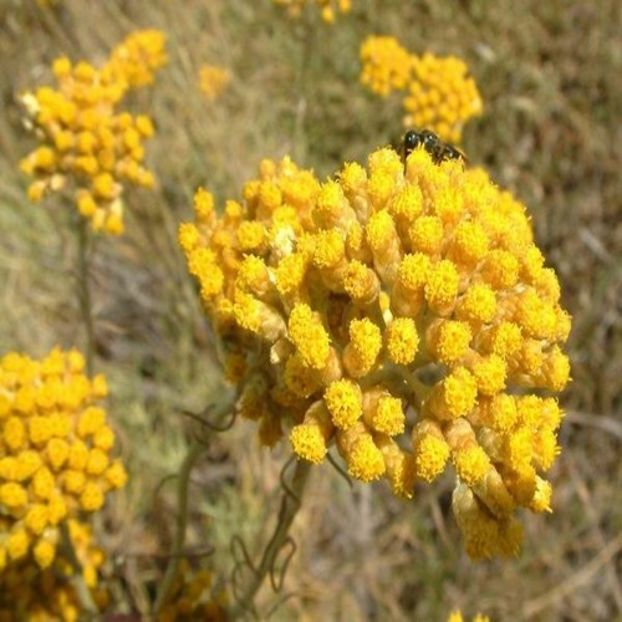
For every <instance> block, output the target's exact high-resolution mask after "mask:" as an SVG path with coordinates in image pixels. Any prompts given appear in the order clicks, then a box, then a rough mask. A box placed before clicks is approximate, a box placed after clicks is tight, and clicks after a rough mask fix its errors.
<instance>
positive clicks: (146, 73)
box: [21, 30, 166, 234]
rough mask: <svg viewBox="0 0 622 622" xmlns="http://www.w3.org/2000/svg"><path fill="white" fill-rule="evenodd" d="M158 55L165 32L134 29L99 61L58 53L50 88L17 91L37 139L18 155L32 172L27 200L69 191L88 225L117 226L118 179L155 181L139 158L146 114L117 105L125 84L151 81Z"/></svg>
mask: <svg viewBox="0 0 622 622" xmlns="http://www.w3.org/2000/svg"><path fill="white" fill-rule="evenodd" d="M164 62H166V55H165V52H164V35H163V34H162V33H160V32H159V31H152V30H147V31H138V32H135V33H133V34H132V35H130V36H129V37H128V38H127V39H126V40H125V41H123V42H122V43H121V44H120V45H118V46H117V47H116V48H115V49H114V50H113V51H112V53H111V55H110V58H109V59H108V61H107V62H106V63H105V64H104V65H103V66H102V67H101V68H95V67H93V66H92V65H90V64H88V63H86V62H83V61H81V62H78V63H76V64H72V63H71V62H70V61H69V59H67V58H64V57H63V58H59V59H57V60H56V61H55V62H54V64H53V72H54V75H55V77H56V81H57V86H56V88H53V87H48V86H44V87H40V88H38V89H37V90H36V91H34V92H28V93H25V94H24V95H22V98H21V99H22V102H23V105H24V108H25V110H26V121H25V122H26V125H27V127H29V128H30V129H31V130H32V131H33V132H34V134H35V136H36V137H37V138H38V140H39V141H40V145H39V146H38V147H37V148H36V149H35V150H34V151H32V152H31V153H30V154H29V155H28V156H26V157H25V158H24V159H23V160H22V162H21V168H22V171H23V172H24V173H26V174H27V175H29V176H31V177H34V181H33V182H32V183H31V185H30V187H29V189H28V196H29V198H30V199H31V200H32V201H35V202H38V201H40V200H41V199H42V198H43V197H44V196H45V195H46V194H48V193H50V192H63V193H67V194H68V195H69V196H71V197H72V198H73V200H74V201H75V204H76V207H77V209H78V211H79V212H80V214H81V215H82V216H83V217H84V218H87V219H89V220H90V222H91V226H92V227H93V229H94V230H96V231H99V230H103V231H105V232H107V233H110V234H120V233H122V232H123V204H122V201H121V195H122V192H123V184H124V183H132V184H136V185H138V186H144V187H147V188H150V187H152V186H153V184H154V178H153V175H152V173H151V172H150V171H149V170H148V169H147V168H146V167H145V166H144V164H143V160H144V157H145V148H144V146H143V142H144V140H145V139H147V138H149V137H151V136H152V135H153V132H154V128H153V124H152V122H151V119H150V118H149V117H148V116H146V115H138V116H134V115H132V114H130V113H128V112H121V111H119V110H118V105H119V104H120V102H121V101H122V99H123V97H124V96H125V95H126V94H127V92H128V91H129V90H130V89H133V88H137V87H140V86H143V85H145V84H150V83H151V82H152V81H153V74H154V72H155V71H156V70H157V69H158V68H159V67H161V66H162V65H163V64H164Z"/></svg>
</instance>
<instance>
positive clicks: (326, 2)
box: [273, 0, 352, 24]
mask: <svg viewBox="0 0 622 622" xmlns="http://www.w3.org/2000/svg"><path fill="white" fill-rule="evenodd" d="M273 2H274V4H276V5H278V6H282V7H283V8H285V9H286V10H287V13H288V15H289V16H290V17H300V14H301V13H302V11H303V9H304V8H305V7H307V6H315V7H317V8H318V9H320V15H321V16H322V19H323V20H324V21H325V22H326V23H327V24H332V23H333V22H334V21H335V19H336V17H337V14H338V13H342V14H345V13H349V12H350V9H351V8H352V0H273Z"/></svg>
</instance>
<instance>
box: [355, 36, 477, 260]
mask: <svg viewBox="0 0 622 622" xmlns="http://www.w3.org/2000/svg"><path fill="white" fill-rule="evenodd" d="M360 58H361V65H362V69H361V76H360V80H361V83H362V84H364V85H365V86H366V87H367V88H369V89H370V90H371V91H372V92H373V93H376V94H377V95H380V96H381V97H387V96H388V95H390V94H391V93H393V92H394V91H407V96H406V97H405V98H404V100H403V106H404V110H405V112H406V114H405V116H404V125H405V126H406V127H415V128H419V129H428V130H432V131H433V132H434V133H436V134H438V136H439V137H440V138H441V139H442V140H445V141H448V142H451V143H459V142H460V140H461V137H462V128H463V127H464V124H465V123H466V122H467V121H468V120H469V119H470V118H472V117H475V116H479V115H481V113H482V110H483V104H482V99H481V96H480V94H479V91H478V89H477V85H476V84H475V80H474V79H473V78H472V77H470V76H469V71H468V67H467V65H466V63H465V62H464V61H463V60H462V59H460V58H457V57H455V56H447V57H440V56H435V55H434V54H430V53H425V54H423V55H421V56H419V55H416V54H411V53H410V52H409V51H408V50H407V49H405V48H404V47H403V46H402V45H401V44H400V42H399V41H398V40H397V39H395V38H394V37H385V36H370V37H367V39H365V41H364V42H363V43H362V44H361V48H360ZM439 199H440V197H439ZM465 224H466V223H465ZM468 247H469V250H470V251H471V252H474V251H476V248H475V246H474V245H473V244H469V245H468Z"/></svg>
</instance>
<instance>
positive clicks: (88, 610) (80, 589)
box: [60, 523, 99, 619]
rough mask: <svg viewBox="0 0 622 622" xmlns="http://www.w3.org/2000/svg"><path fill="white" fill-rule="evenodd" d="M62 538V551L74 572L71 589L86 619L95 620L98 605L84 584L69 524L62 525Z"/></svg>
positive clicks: (70, 580)
mask: <svg viewBox="0 0 622 622" xmlns="http://www.w3.org/2000/svg"><path fill="white" fill-rule="evenodd" d="M60 537H61V550H62V551H63V553H64V554H65V555H66V557H67V559H68V561H69V563H70V564H71V568H72V570H73V574H72V575H71V577H70V578H69V582H70V583H71V587H72V588H73V591H74V593H75V595H76V598H77V599H78V602H79V603H80V607H81V609H82V613H83V614H84V617H87V618H88V619H93V618H95V616H97V615H98V614H99V610H98V609H97V605H96V604H95V601H94V600H93V597H92V596H91V591H90V590H89V588H88V586H87V585H86V583H85V582H84V574H83V571H82V564H81V563H80V560H79V559H78V554H77V553H76V550H75V548H74V546H73V542H72V540H71V537H70V535H69V528H68V526H67V523H61V525H60Z"/></svg>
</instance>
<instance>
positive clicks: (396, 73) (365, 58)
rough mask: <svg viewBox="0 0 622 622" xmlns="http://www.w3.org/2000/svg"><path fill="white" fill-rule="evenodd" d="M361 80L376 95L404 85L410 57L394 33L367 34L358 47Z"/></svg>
mask: <svg viewBox="0 0 622 622" xmlns="http://www.w3.org/2000/svg"><path fill="white" fill-rule="evenodd" d="M360 57H361V64H362V67H363V68H362V71H361V82H362V84H364V85H365V86H367V87H368V88H369V89H370V90H371V91H372V92H374V93H376V94H377V95H382V96H383V97H386V96H387V95H389V94H390V93H392V92H393V91H395V90H403V89H405V88H406V87H407V86H408V83H409V80H410V76H411V75H412V70H413V57H412V56H411V54H410V52H408V50H406V49H405V48H403V47H402V46H401V45H400V43H399V41H398V40H397V39H396V38H395V37H382V36H369V37H367V38H366V39H365V41H363V43H362V44H361V49H360Z"/></svg>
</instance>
